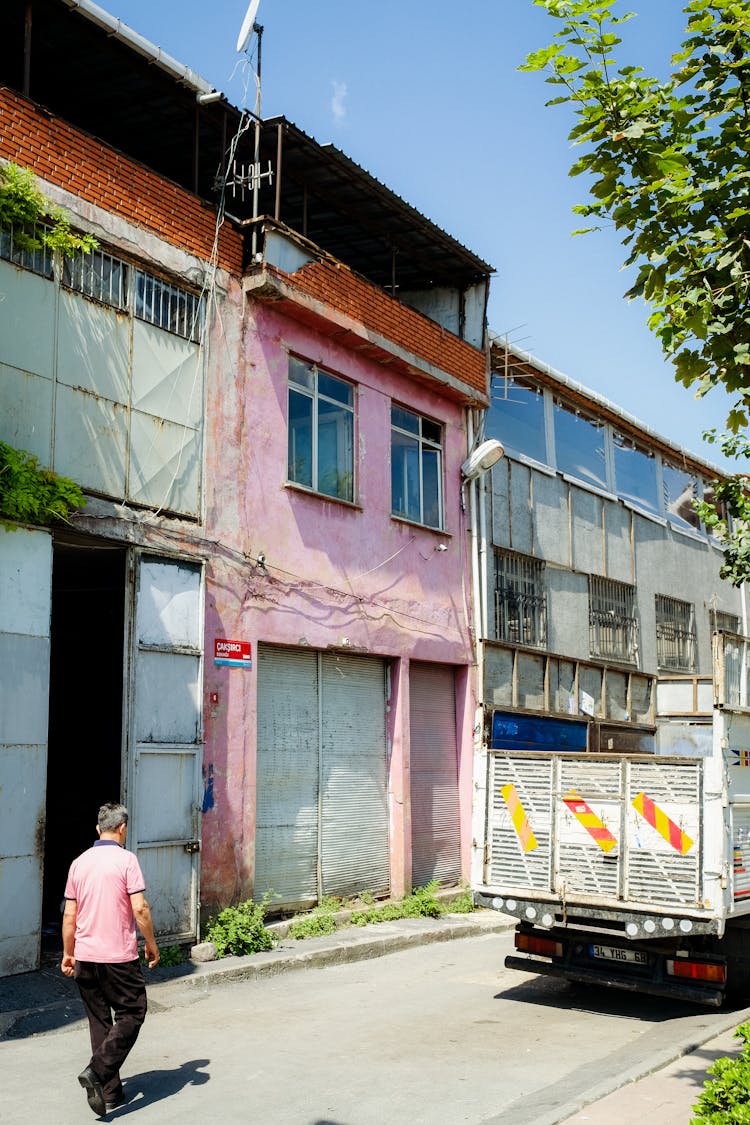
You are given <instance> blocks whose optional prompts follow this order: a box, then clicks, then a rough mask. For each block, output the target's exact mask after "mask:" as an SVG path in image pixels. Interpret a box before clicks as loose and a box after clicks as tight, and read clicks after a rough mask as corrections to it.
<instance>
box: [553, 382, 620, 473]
mask: <svg viewBox="0 0 750 1125" xmlns="http://www.w3.org/2000/svg"><path fill="white" fill-rule="evenodd" d="M555 449H556V452H557V468H558V469H559V470H560V472H562V473H568V474H569V475H570V476H572V477H578V478H579V479H580V480H583V481H588V483H589V484H595V485H597V486H598V487H599V488H607V470H606V464H605V460H604V426H603V424H602V423H601V422H595V421H593V420H592V419H590V418H586V417H584V416H583V415H582V414H579V413H578V412H577V411H576V410H574V409H573V408H572V407H569V406H566V405H565V404H564V403H561V402H556V403H555Z"/></svg>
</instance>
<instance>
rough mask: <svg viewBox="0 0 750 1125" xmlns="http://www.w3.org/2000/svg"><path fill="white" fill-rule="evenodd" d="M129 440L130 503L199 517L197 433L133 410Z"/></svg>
mask: <svg viewBox="0 0 750 1125" xmlns="http://www.w3.org/2000/svg"><path fill="white" fill-rule="evenodd" d="M130 440H131V448H130V474H129V487H128V497H129V499H130V500H134V501H136V502H138V503H141V504H152V505H155V506H156V507H158V508H166V509H167V510H168V511H173V512H184V513H185V514H186V515H190V516H197V515H199V514H200V479H201V434H200V431H198V430H192V429H188V428H186V427H185V426H178V425H175V423H174V422H167V421H165V420H164V419H162V418H156V417H154V416H153V415H151V414H142V413H141V412H140V411H136V410H134V411H133V414H132V420H131V435H130Z"/></svg>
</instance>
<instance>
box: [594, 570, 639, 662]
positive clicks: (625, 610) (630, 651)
mask: <svg viewBox="0 0 750 1125" xmlns="http://www.w3.org/2000/svg"><path fill="white" fill-rule="evenodd" d="M636 606H637V602H636V592H635V586H633V585H631V584H630V583H627V582H617V581H616V580H615V579H613V578H603V577H601V576H600V575H597V574H590V575H589V654H590V655H591V656H592V657H596V658H597V659H599V660H608V661H614V662H617V663H620V664H632V665H635V666H636V667H637V666H638V616H637V613H636Z"/></svg>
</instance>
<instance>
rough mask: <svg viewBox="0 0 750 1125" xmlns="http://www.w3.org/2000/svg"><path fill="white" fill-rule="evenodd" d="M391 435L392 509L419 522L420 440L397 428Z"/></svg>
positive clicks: (398, 514)
mask: <svg viewBox="0 0 750 1125" xmlns="http://www.w3.org/2000/svg"><path fill="white" fill-rule="evenodd" d="M391 436H392V441H391V505H392V509H391V510H392V511H393V514H394V515H396V516H404V517H405V518H406V519H410V520H414V521H415V523H419V522H420V519H419V514H420V513H419V442H418V441H416V439H415V438H410V437H406V435H405V434H399V433H397V432H396V431H395V430H394V431H393V432H392V435H391Z"/></svg>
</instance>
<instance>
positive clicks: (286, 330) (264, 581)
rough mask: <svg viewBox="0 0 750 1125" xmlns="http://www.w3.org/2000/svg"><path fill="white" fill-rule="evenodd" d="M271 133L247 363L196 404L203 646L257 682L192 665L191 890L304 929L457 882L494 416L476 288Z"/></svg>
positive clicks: (470, 263)
mask: <svg viewBox="0 0 750 1125" xmlns="http://www.w3.org/2000/svg"><path fill="white" fill-rule="evenodd" d="M265 128H266V132H265V134H264V139H263V144H264V145H268V151H269V153H273V152H275V151H276V150H277V146H278V151H280V152H281V153H282V162H281V168H282V174H281V175H282V179H281V183H280V184H279V185H273V186H270V185H269V186H268V187H263V188H261V197H262V200H261V209H262V211H263V213H264V215H265V218H264V219H263V221H262V222H259V223H258V224H257V231H256V246H257V249H256V258H255V260H254V263H253V264H250V265H249V266H248V268H247V270H246V273H245V277H244V280H243V293H242V310H241V313H242V317H243V320H244V325H245V328H244V336H243V341H242V349H241V358H240V364H239V368H238V370H237V372H236V373H235V377H234V379H233V380H229V381H228V380H226V379H225V380H224V383H223V385H222V388H221V400H220V401H219V399H218V398H217V400H216V401H215V403H213V405H211V398H210V397H209V404H210V406H209V413H210V414H211V416H215V417H216V418H217V419H218V420H219V423H220V425H221V427H222V432H221V436H220V430H219V428H218V426H217V431H216V440H221V448H222V452H221V458H220V466H221V467H220V471H217V472H216V474H215V476H214V479H213V482H212V483H211V484H210V485H209V488H210V489H212V491H211V495H210V496H209V509H210V512H211V521H212V528H213V534H214V535H215V536H216V538H217V540H218V541H219V542H220V543H221V545H222V548H221V551H220V552H217V554H216V556H215V557H214V558H213V559H212V560H211V563H210V567H209V570H210V580H209V599H208V606H207V609H208V613H207V632H208V635H209V636H210V637H216V636H220V637H228V638H233V639H236V640H238V641H240V642H241V643H243V644H245V645H246V646H248V647H249V652H250V653H251V666H250V667H247V668H246V669H245V670H244V671H239V670H237V669H233V668H229V667H226V666H222V665H216V664H215V663H213V662H212V661H211V660H209V661H208V662H207V666H206V683H205V687H206V691H207V698H208V699H209V700H210V702H209V706H208V710H207V713H206V740H205V768H206V770H207V771H208V773H209V775H210V776H211V777H212V791H211V800H210V802H208V803H207V806H206V809H205V811H204V814H203V848H204V859H205V864H204V875H203V894H204V900H206V899H207V900H209V901H216V902H219V901H222V900H223V899H224V900H225V899H226V897H227V889H232V888H234V887H238V888H242V893H253V894H254V896H255V898H256V899H259V898H261V897H262V896H267V897H268V901H269V906H270V909H272V910H274V909H276V910H292V909H295V908H299V907H305V906H311V905H314V904H315V903H316V902H318V901H319V900H320V899H321V898H322V897H323V896H324V895H328V896H330V895H333V896H350V895H356V894H357V893H358V892H360V891H369V892H371V893H373V894H376V895H385V894H395V895H398V894H402V893H404V892H405V891H408V890H409V889H410V888H411V886H413V885H422V884H424V883H425V882H427V881H428V880H430V879H432V878H437V879H438V880H440V881H441V882H444V883H455V882H457V881H460V880H461V878H462V877H465V876H466V874H467V873H468V861H469V848H470V841H469V835H468V832H469V825H470V805H471V787H470V772H471V757H472V754H471V748H472V733H471V728H472V717H473V710H474V696H473V685H472V680H471V668H472V664H473V659H474V656H473V646H472V634H471V628H470V617H469V614H470V605H469V590H468V586H467V584H466V575H467V573H468V570H467V567H466V562H467V546H468V544H467V522H466V512H465V510H464V507H463V506H462V490H461V477H460V466H461V464H462V462H463V461H464V459H465V457H466V454H467V451H468V448H469V441H470V415H471V414H472V413H473V412H474V411H476V410H479V409H481V408H482V406H483V404H484V403H486V402H487V401H488V399H487V396H486V387H487V376H486V354H485V351H484V346H483V343H484V308H485V300H486V286H487V276H488V275H487V271H488V267H486V266H484V265H483V263H481V262H480V261H478V260H477V259H476V258H475V257H474V256H473V255H471V254H469V253H468V252H467V251H465V250H464V249H463V248H461V247H459V246H458V245H457V244H455V243H454V242H453V241H452V240H451V239H450V238H449V237H448V236H446V235H445V234H444V233H443V232H441V231H439V230H437V228H435V227H433V226H432V225H431V224H430V223H428V222H427V221H426V220H424V219H423V218H422V217H421V216H419V215H418V214H417V213H416V212H414V211H412V209H411V208H409V207H407V206H406V205H405V204H404V203H403V202H402V201H401V200H399V199H398V198H397V197H395V196H393V195H392V193H390V192H389V191H387V190H386V189H384V188H383V186H382V184H379V183H378V182H377V181H376V180H374V179H373V178H372V177H371V176H369V175H368V174H367V173H366V172H364V170H363V169H361V168H358V167H357V166H356V165H354V164H352V162H351V161H349V160H348V159H347V158H346V157H345V156H344V155H343V154H342V153H339V152H337V151H336V150H333V149H331V148H330V146H326V147H325V148H321V147H320V146H318V145H317V144H316V143H315V142H314V141H312V139H311V138H309V137H307V136H306V135H305V134H304V133H302V132H301V131H300V130H299V129H297V128H296V127H295V126H293V125H292V124H291V123H290V122H287V121H280V120H277V121H273V122H269V123H267V124H266V127H265ZM269 159H272V157H269ZM285 168H286V169H289V168H291V169H293V178H292V175H291V173H289V176H290V179H289V180H287V179H285V178H284V176H285V173H284V171H283V170H284V169H285ZM303 182H304V183H305V184H306V185H307V188H306V195H305V199H304V207H303V206H302V204H303V200H302V198H301V196H300V195H299V184H300V183H303ZM276 186H278V190H279V191H280V195H281V203H280V206H279V207H278V209H276V202H275V199H274V197H273V191H274V190H275V188H276ZM264 193H267V194H266V195H264ZM353 216H356V218H353ZM396 242H398V244H399V251H398V256H397V257H394V255H393V253H392V250H391V249H390V248H389V247H391V246H392V245H393V244H394V243H396ZM333 253H335V254H336V257H335V258H333V256H332V255H333ZM217 393H218V392H217ZM237 481H241V482H242V487H241V488H238V487H237ZM235 809H236V810H237V813H236V814H235V812H234V810H235ZM232 816H235V823H237V825H238V831H237V832H235V833H227V831H226V824H227V817H229V818H230V819H231V818H232ZM240 825H241V830H239V826H240Z"/></svg>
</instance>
